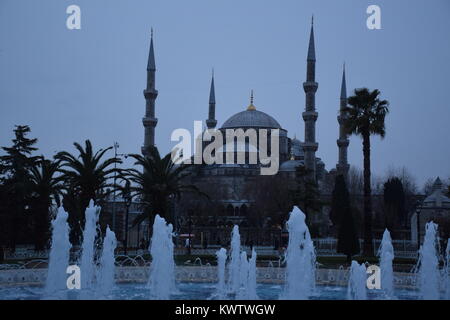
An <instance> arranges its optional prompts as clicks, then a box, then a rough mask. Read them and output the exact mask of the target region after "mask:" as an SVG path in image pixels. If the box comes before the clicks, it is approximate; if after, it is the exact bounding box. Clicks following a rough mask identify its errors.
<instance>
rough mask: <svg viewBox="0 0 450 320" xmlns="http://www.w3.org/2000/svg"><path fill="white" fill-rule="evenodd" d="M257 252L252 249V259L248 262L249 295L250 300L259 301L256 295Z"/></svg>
mask: <svg viewBox="0 0 450 320" xmlns="http://www.w3.org/2000/svg"><path fill="white" fill-rule="evenodd" d="M256 257H257V256H256V251H255V249H254V248H253V249H252V257H251V258H250V260H249V262H248V280H247V295H248V299H250V300H257V299H258V295H257V294H256Z"/></svg>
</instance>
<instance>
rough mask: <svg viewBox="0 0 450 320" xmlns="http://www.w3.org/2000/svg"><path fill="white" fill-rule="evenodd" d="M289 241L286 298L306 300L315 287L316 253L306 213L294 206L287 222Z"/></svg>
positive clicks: (284, 294)
mask: <svg viewBox="0 0 450 320" xmlns="http://www.w3.org/2000/svg"><path fill="white" fill-rule="evenodd" d="M287 229H288V231H289V243H288V247H287V250H286V257H285V260H286V285H285V291H284V293H283V295H282V297H283V298H284V299H289V300H305V299H308V298H309V296H310V295H311V294H312V293H313V290H314V287H315V269H316V254H315V250H314V244H313V241H312V240H311V235H310V234H309V230H308V227H307V226H306V223H305V214H304V213H303V212H302V211H301V210H300V209H299V208H298V207H296V206H295V207H294V209H293V210H292V212H291V215H290V217H289V220H288V222H287Z"/></svg>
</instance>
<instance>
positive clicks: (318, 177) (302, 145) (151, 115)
mask: <svg viewBox="0 0 450 320" xmlns="http://www.w3.org/2000/svg"><path fill="white" fill-rule="evenodd" d="M306 64H307V72H306V80H305V82H303V89H304V92H305V109H304V112H303V113H302V118H303V121H304V123H305V133H304V140H303V141H301V140H299V139H297V138H295V137H289V135H288V131H287V130H286V129H284V128H283V127H282V125H281V124H280V123H279V122H278V121H277V120H276V119H275V118H273V117H272V116H270V115H269V114H267V113H265V112H262V111H260V110H258V108H257V107H256V106H255V105H254V104H253V95H252V98H251V101H250V105H249V106H248V107H247V108H246V109H245V110H243V111H241V112H238V113H236V114H234V115H232V116H230V117H229V118H228V119H227V120H226V121H224V122H223V124H222V125H221V126H220V127H219V128H216V126H217V123H218V121H217V119H216V118H215V110H216V99H215V86H214V75H213V76H212V79H211V87H210V92H209V107H208V117H207V119H206V127H207V128H208V129H217V130H220V131H221V132H223V135H224V136H225V130H227V129H243V130H244V131H245V130H247V129H255V130H256V131H258V130H259V129H268V130H270V129H279V170H278V173H277V175H278V176H279V177H281V179H282V181H285V182H286V184H289V183H292V181H293V180H294V179H295V173H296V168H297V167H299V166H304V167H305V169H306V170H308V172H310V173H311V174H312V176H313V178H314V180H315V181H316V182H317V184H318V185H319V188H321V185H322V182H323V181H324V179H325V178H326V177H327V176H329V175H335V174H343V175H347V173H348V170H349V164H348V162H347V149H348V146H349V139H348V136H347V135H346V133H345V131H344V128H343V121H342V120H343V119H344V117H345V113H344V110H343V109H344V108H345V107H346V105H347V95H346V80H345V69H344V70H343V74H342V83H341V94H340V112H339V116H338V117H337V120H338V123H337V124H338V127H339V130H338V132H339V136H338V139H337V147H338V154H339V160H338V163H337V165H336V168H333V169H331V170H330V171H327V170H326V169H325V165H324V163H323V162H322V161H321V159H320V158H318V157H317V156H316V152H317V150H318V148H319V144H318V142H317V141H316V121H317V118H318V116H319V113H318V110H316V106H315V95H316V91H317V88H318V82H317V81H316V72H315V65H316V54H315V45H314V25H313V23H311V31H310V38H309V45H308V51H307V59H306ZM155 77H156V65H155V54H154V47H153V36H152V37H151V41H150V51H149V57H148V64H147V87H146V89H145V90H144V96H145V100H146V109H145V116H144V118H143V125H144V128H145V138H144V145H143V147H142V153H143V154H144V155H145V150H147V148H148V147H149V146H154V145H155V128H156V126H157V123H158V119H157V118H156V114H155V101H156V98H157V96H158V91H157V90H156V88H155ZM246 151H247V152H251V150H249V147H248V145H247V146H246ZM260 166H261V163H260V162H259V161H258V163H256V164H248V163H245V164H210V165H207V164H201V165H192V173H193V174H191V176H190V178H189V179H190V183H192V184H195V185H196V186H198V187H199V189H203V190H208V191H211V193H212V194H213V196H212V197H214V198H215V199H214V200H215V201H216V203H219V204H221V205H222V209H220V211H221V212H220V213H219V214H215V215H216V216H217V215H218V216H219V221H217V219H215V220H214V222H213V221H211V224H214V225H217V224H225V225H227V224H231V223H233V224H234V223H238V224H241V223H246V215H247V214H248V211H249V209H250V208H251V206H252V203H253V202H254V201H255V199H251V197H249V196H248V193H246V190H248V189H249V188H250V189H252V188H253V189H254V188H258V186H257V185H256V184H257V176H258V175H259V174H260V170H259V169H260ZM194 207H195V206H194ZM178 211H182V212H179V213H177V215H178V216H181V217H183V216H186V210H185V208H184V209H183V208H181V207H180V208H178ZM211 215H212V214H206V216H205V217H204V218H205V219H204V220H208V219H209V218H208V217H210V216H211ZM324 223H325V222H324Z"/></svg>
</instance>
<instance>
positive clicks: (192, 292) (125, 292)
mask: <svg viewBox="0 0 450 320" xmlns="http://www.w3.org/2000/svg"><path fill="white" fill-rule="evenodd" d="M177 288H178V292H177V293H174V294H173V295H172V296H171V299H174V300H208V299H214V293H215V290H216V285H215V284H213V283H178V285H177ZM282 291H283V286H281V285H273V284H259V285H258V287H257V293H258V296H259V298H260V299H262V300H277V299H278V298H279V296H280V294H281V293H282ZM346 297H347V288H345V287H337V286H318V287H316V290H315V293H314V294H313V295H312V296H311V297H310V299H313V300H345V299H346ZM59 298H60V299H70V300H75V299H80V298H84V299H88V298H95V297H94V296H93V295H92V294H91V293H90V292H80V291H77V290H71V291H70V292H69V291H67V292H62V293H61V294H60V295H59ZM107 298H109V299H118V300H147V299H150V291H149V289H148V288H147V286H146V284H137V283H130V284H117V285H116V286H115V288H114V290H113V293H112V295H111V296H109V297H107ZM229 298H230V299H233V297H232V296H230V297H229ZM40 299H48V297H46V296H45V295H44V288H43V287H30V286H28V287H27V286H18V287H3V288H0V300H40ZM368 299H370V300H378V299H385V297H384V295H383V294H382V292H381V291H379V290H368ZM396 299H401V300H415V299H417V292H415V291H412V290H396Z"/></svg>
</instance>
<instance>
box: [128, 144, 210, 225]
mask: <svg viewBox="0 0 450 320" xmlns="http://www.w3.org/2000/svg"><path fill="white" fill-rule="evenodd" d="M147 154H148V156H145V157H144V156H142V155H140V154H131V155H130V156H131V157H132V158H134V159H135V160H136V162H135V163H134V164H135V165H138V166H140V167H142V171H139V170H137V169H128V170H126V172H124V173H125V174H124V179H126V180H129V181H130V182H131V187H130V191H131V193H132V194H133V196H138V197H139V198H140V199H141V202H142V204H143V209H144V210H143V213H142V214H141V215H140V216H138V217H137V219H136V220H135V221H134V224H139V223H141V222H142V221H144V220H145V219H149V221H152V220H153V218H154V216H155V215H156V214H159V215H160V216H161V217H163V218H165V219H166V220H167V221H169V222H171V223H172V224H173V223H174V221H173V216H172V215H171V214H170V203H171V202H172V201H176V200H178V199H179V198H180V197H181V194H182V193H184V192H193V193H196V194H202V195H205V194H204V193H202V192H201V191H200V190H199V189H198V188H197V187H196V186H194V185H191V184H185V183H184V182H183V180H184V179H185V178H186V177H187V176H189V175H190V172H189V169H190V168H191V167H189V166H187V165H184V164H179V165H175V163H176V162H177V161H176V160H175V161H172V153H168V154H167V155H165V156H164V157H163V158H161V156H160V154H159V151H158V149H157V148H156V147H150V148H149V149H148V153H147ZM205 196H206V195H205Z"/></svg>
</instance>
